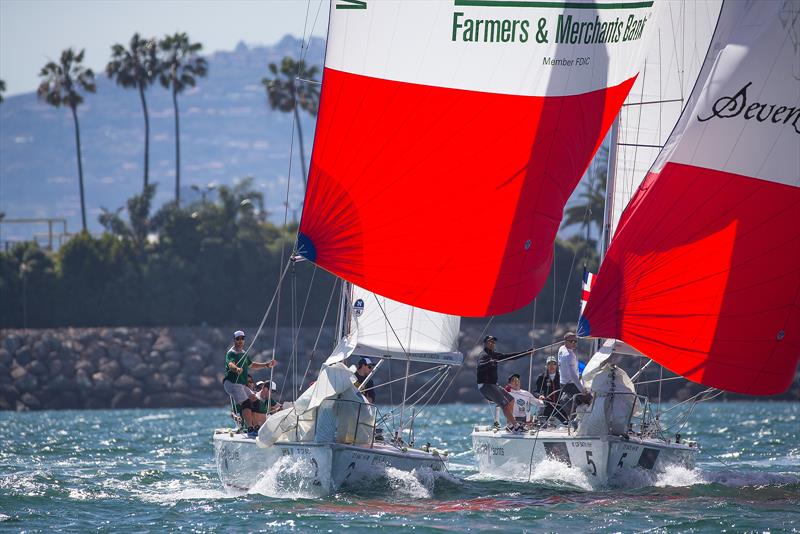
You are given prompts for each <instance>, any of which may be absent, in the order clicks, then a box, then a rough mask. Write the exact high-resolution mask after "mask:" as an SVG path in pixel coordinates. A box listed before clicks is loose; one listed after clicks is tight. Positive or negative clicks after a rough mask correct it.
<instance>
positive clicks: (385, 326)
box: [348, 285, 464, 365]
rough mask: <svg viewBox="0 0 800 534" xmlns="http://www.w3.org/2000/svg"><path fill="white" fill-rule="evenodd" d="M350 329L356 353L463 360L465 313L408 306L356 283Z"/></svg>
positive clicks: (451, 361)
mask: <svg viewBox="0 0 800 534" xmlns="http://www.w3.org/2000/svg"><path fill="white" fill-rule="evenodd" d="M351 303H352V306H351V311H350V331H349V335H348V339H353V340H355V345H356V348H355V351H354V354H356V355H361V356H376V357H390V358H391V357H402V358H403V359H406V358H407V359H410V360H412V361H424V362H431V363H447V364H452V365H458V364H460V363H461V362H462V361H463V359H464V357H463V355H462V354H461V353H460V352H458V335H459V331H460V328H461V317H459V316H456V315H447V314H444V313H437V312H432V311H428V310H423V309H421V308H415V307H413V306H408V305H406V304H402V303H400V302H397V301H394V300H392V299H388V298H386V297H382V296H380V295H376V294H375V293H373V292H371V291H367V290H366V289H363V288H361V287H358V286H355V285H354V286H352V298H351Z"/></svg>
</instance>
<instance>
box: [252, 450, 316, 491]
mask: <svg viewBox="0 0 800 534" xmlns="http://www.w3.org/2000/svg"><path fill="white" fill-rule="evenodd" d="M329 473H330V466H322V465H318V464H316V461H315V460H309V459H298V458H295V457H291V456H283V457H281V459H280V460H278V461H277V462H276V463H275V464H273V465H272V466H271V467H270V468H269V469H267V470H266V471H264V473H263V474H262V475H261V476H260V477H259V479H258V482H256V483H255V484H254V485H253V487H252V488H250V490H249V491H248V492H247V493H248V494H260V495H264V496H266V497H272V498H275V499H316V498H319V497H322V496H324V495H325V494H326V488H327V487H328V486H329V484H330V480H328V479H327V475H328V474H329Z"/></svg>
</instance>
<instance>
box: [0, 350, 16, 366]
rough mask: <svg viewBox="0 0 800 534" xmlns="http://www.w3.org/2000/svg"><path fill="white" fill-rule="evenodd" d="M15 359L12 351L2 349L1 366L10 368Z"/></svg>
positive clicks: (0, 352) (0, 354) (0, 353)
mask: <svg viewBox="0 0 800 534" xmlns="http://www.w3.org/2000/svg"><path fill="white" fill-rule="evenodd" d="M13 359H14V358H13V357H12V356H11V351H10V350H8V349H6V348H2V349H0V365H5V366H10V365H11V361H12V360H13Z"/></svg>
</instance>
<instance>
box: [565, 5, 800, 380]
mask: <svg viewBox="0 0 800 534" xmlns="http://www.w3.org/2000/svg"><path fill="white" fill-rule="evenodd" d="M792 9H793V10H794V11H793V13H792ZM798 11H800V7H798V5H797V4H796V3H795V4H794V5H793V6H792V3H791V2H787V3H780V2H733V3H727V4H725V5H724V6H723V9H722V13H721V15H720V21H719V24H718V27H717V31H716V33H715V36H714V42H713V43H712V47H711V49H710V52H709V55H708V57H707V59H706V65H704V67H703V71H702V72H701V76H700V78H699V81H698V84H697V86H696V89H695V91H694V92H693V94H692V96H691V97H690V99H689V102H688V104H687V106H686V109H685V111H684V114H683V115H682V117H681V120H680V121H679V123H678V126H677V127H676V130H675V131H674V132H673V135H672V136H671V137H670V140H669V141H668V143H667V148H666V149H665V151H664V152H662V154H661V156H659V160H657V161H656V164H655V166H654V170H653V171H652V172H651V174H650V175H649V176H648V177H647V179H646V180H645V182H644V183H643V184H642V186H641V188H640V189H639V191H638V193H637V194H636V196H635V197H634V198H633V199H632V201H631V203H630V204H629V205H628V207H627V209H626V211H625V212H624V213H623V218H622V220H621V221H620V225H619V227H618V229H617V232H616V234H615V236H614V239H613V240H612V243H611V247H610V248H609V251H608V254H607V256H606V258H605V259H604V261H603V264H602V266H601V269H600V272H599V273H598V276H597V281H596V283H595V286H594V288H593V289H592V293H591V296H590V298H589V302H588V304H587V306H586V310H585V312H584V316H583V318H582V321H581V323H582V324H581V325H580V329H579V331H580V333H581V334H583V335H592V336H598V337H613V338H617V339H622V340H623V341H625V342H627V343H629V344H631V345H633V346H634V347H636V348H637V349H638V350H640V351H641V352H643V353H644V354H646V355H647V356H649V357H650V358H652V359H653V360H655V361H657V362H658V363H660V364H662V365H664V366H665V367H667V368H668V369H670V370H672V371H674V372H676V373H678V374H681V375H683V376H685V377H686V378H688V379H690V380H693V381H696V382H699V383H702V384H705V385H708V386H712V387H716V388H720V389H724V390H728V391H734V392H738V393H744V394H750V395H769V394H776V393H780V392H783V391H785V390H786V389H787V388H788V387H789V385H790V384H791V383H792V381H793V380H794V378H795V373H796V368H797V363H798V360H799V359H800V216H799V214H798V208H800V129H798V119H800V85H798V80H800V77H798V76H797V75H800V73H798V72H797V70H798V66H799V65H800V61H798V59H799V58H798V48H797V45H796V43H794V42H793V40H792V35H794V36H796V35H797V31H798Z"/></svg>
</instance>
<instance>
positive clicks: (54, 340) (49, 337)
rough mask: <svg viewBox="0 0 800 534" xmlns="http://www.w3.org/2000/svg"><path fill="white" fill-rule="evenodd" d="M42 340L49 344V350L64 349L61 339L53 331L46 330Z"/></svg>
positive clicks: (57, 350) (59, 350) (58, 350)
mask: <svg viewBox="0 0 800 534" xmlns="http://www.w3.org/2000/svg"><path fill="white" fill-rule="evenodd" d="M42 341H43V342H44V343H45V344H46V345H47V348H48V349H49V350H48V352H61V351H62V350H63V349H64V345H63V344H62V343H61V340H60V339H59V338H58V336H57V335H55V334H53V333H52V332H45V334H44V335H43V336H42Z"/></svg>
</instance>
